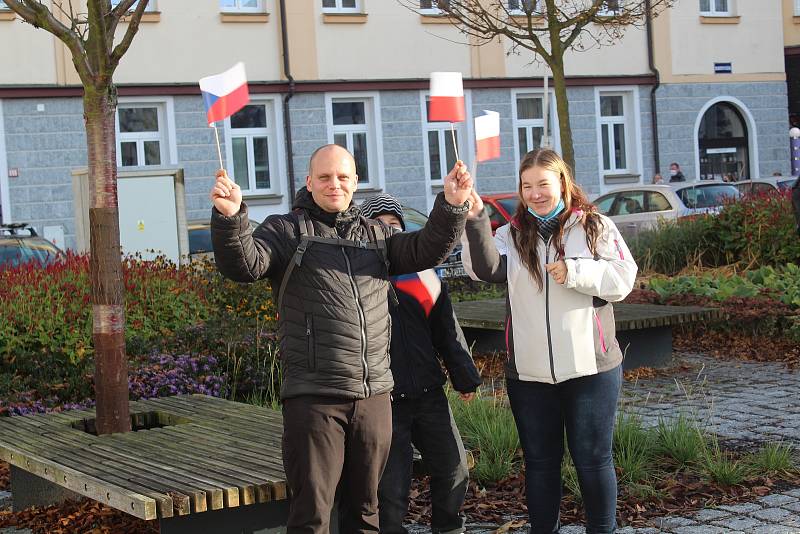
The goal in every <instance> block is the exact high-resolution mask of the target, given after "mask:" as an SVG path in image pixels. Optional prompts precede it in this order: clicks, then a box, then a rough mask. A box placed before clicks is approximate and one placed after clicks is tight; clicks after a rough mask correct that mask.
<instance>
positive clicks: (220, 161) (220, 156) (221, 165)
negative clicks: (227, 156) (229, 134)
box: [213, 122, 225, 169]
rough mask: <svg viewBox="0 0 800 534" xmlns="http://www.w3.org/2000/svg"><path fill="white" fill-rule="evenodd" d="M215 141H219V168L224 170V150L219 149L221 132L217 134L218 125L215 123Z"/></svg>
mask: <svg viewBox="0 0 800 534" xmlns="http://www.w3.org/2000/svg"><path fill="white" fill-rule="evenodd" d="M213 128H214V139H216V140H217V156H218V157H219V168H220V169H224V168H225V166H224V165H223V164H222V149H221V148H220V147H219V132H217V123H216V122H215V123H214V126H213Z"/></svg>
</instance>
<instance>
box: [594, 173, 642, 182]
mask: <svg viewBox="0 0 800 534" xmlns="http://www.w3.org/2000/svg"><path fill="white" fill-rule="evenodd" d="M641 178H642V175H641V174H604V175H603V182H604V183H606V184H613V185H616V184H638V183H639V180H640V179H641Z"/></svg>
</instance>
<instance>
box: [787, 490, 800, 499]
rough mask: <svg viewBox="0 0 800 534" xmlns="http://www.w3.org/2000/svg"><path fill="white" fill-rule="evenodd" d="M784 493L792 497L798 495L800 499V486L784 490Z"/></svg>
mask: <svg viewBox="0 0 800 534" xmlns="http://www.w3.org/2000/svg"><path fill="white" fill-rule="evenodd" d="M783 494H784V495H789V496H791V497H797V498H798V499H800V488H796V489H793V490H788V491H784V492H783Z"/></svg>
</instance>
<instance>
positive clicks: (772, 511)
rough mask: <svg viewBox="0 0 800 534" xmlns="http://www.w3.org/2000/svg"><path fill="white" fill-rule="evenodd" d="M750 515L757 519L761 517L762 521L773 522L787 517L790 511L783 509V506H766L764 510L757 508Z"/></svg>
mask: <svg viewBox="0 0 800 534" xmlns="http://www.w3.org/2000/svg"><path fill="white" fill-rule="evenodd" d="M751 515H752V516H753V517H755V518H757V519H761V520H762V521H772V522H773V523H777V522H779V521H784V520H785V519H786V518H787V517H790V516H791V515H792V512H790V511H789V510H784V509H783V508H766V509H764V510H757V511H755V512H753V513H752V514H751Z"/></svg>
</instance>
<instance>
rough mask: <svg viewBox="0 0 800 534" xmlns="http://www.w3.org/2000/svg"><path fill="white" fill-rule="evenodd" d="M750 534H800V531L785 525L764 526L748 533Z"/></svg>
mask: <svg viewBox="0 0 800 534" xmlns="http://www.w3.org/2000/svg"><path fill="white" fill-rule="evenodd" d="M747 533H748V534H799V533H800V529H797V528H791V527H787V526H785V525H764V526H763V527H756V528H754V529H752V530H748V531H747Z"/></svg>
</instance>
